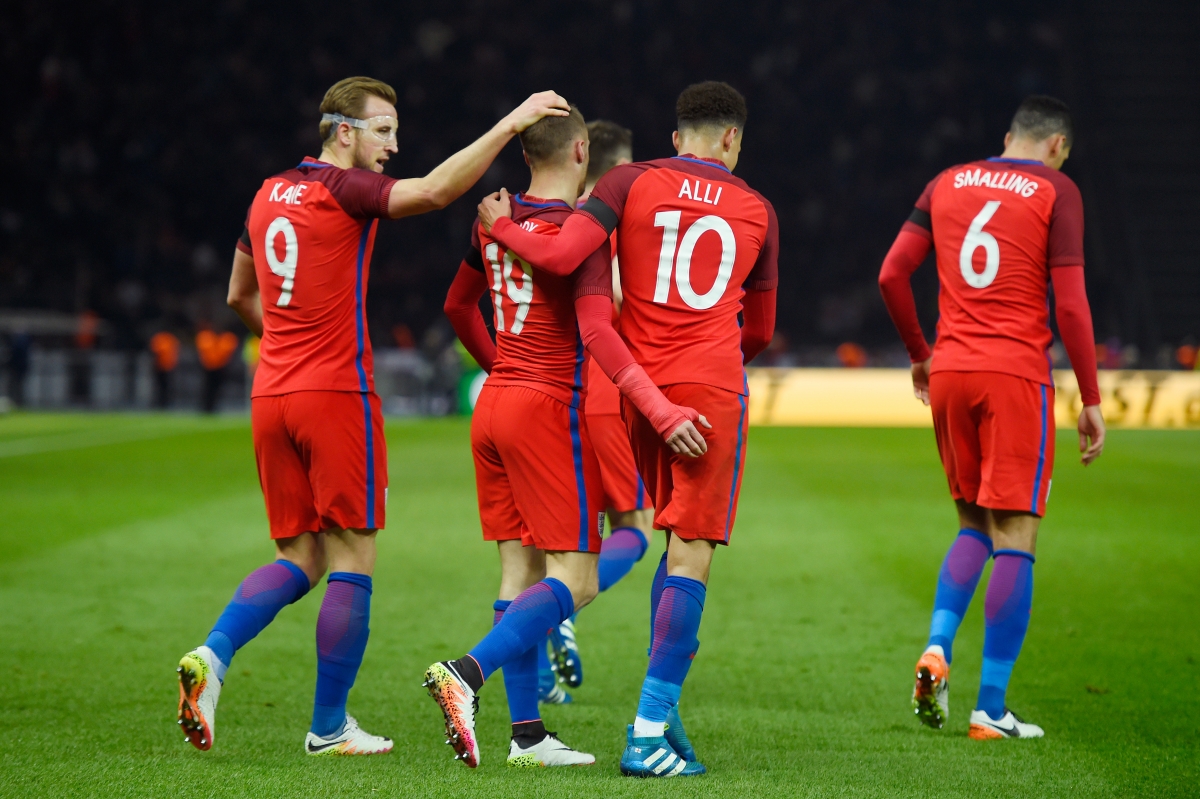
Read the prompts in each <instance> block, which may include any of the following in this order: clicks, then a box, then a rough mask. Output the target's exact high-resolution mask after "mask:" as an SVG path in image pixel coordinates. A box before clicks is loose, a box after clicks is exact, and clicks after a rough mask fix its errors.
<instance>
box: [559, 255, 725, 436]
mask: <svg viewBox="0 0 1200 799" xmlns="http://www.w3.org/2000/svg"><path fill="white" fill-rule="evenodd" d="M611 285H612V256H611V254H610V251H609V248H608V244H607V239H606V240H605V243H604V244H603V245H602V246H601V247H600V249H599V250H597V251H596V252H595V253H593V254H592V255H591V256H590V257H589V258H588V260H587V263H585V264H584V265H583V269H582V270H581V272H580V275H579V277H578V279H577V281H576V288H575V317H576V320H577V322H578V324H579V336H580V338H581V339H583V345H584V347H586V348H587V351H588V353H589V354H590V355H591V356H592V358H594V359H595V361H596V363H597V364H598V365H599V366H600V369H601V370H602V371H603V372H604V374H605V375H606V376H607V377H608V379H609V380H611V381H613V383H614V384H615V385H616V387H617V389H618V390H619V391H620V392H621V394H622V396H624V397H627V398H628V399H629V401H630V402H632V403H633V404H634V406H635V407H636V408H637V409H638V411H640V412H641V414H642V415H643V416H645V417H646V419H647V420H649V422H650V424H652V425H653V426H654V429H655V430H656V431H658V434H659V435H660V436H662V438H663V441H665V442H666V444H667V446H668V447H670V448H671V451H673V452H676V453H678V454H680V455H686V456H688V457H692V458H698V457H700V456H701V455H703V454H704V453H705V452H707V451H708V444H707V443H706V442H705V440H704V436H703V435H701V434H700V431H699V430H697V429H696V426H695V424H694V423H695V422H699V423H700V424H702V425H704V426H705V427H708V428H711V427H712V425H710V424H709V423H708V420H707V419H705V418H704V417H703V416H701V415H700V413H699V412H698V411H696V410H695V409H693V408H688V407H685V406H682V405H675V404H674V403H672V402H671V401H670V400H669V399H667V398H666V396H664V395H663V393H662V391H660V390H659V388H658V386H656V385H654V381H652V380H651V379H650V376H649V375H647V374H646V370H645V369H643V368H642V367H641V365H639V364H638V363H637V362H636V361H634V359H633V354H632V353H630V352H629V347H627V346H626V345H625V342H624V341H622V340H621V337H620V335H618V334H617V331H616V330H615V329H614V328H613V326H612V310H613V309H612V297H611V296H610V295H609V291H610V290H611V288H610V287H611ZM606 286H607V287H609V288H606Z"/></svg>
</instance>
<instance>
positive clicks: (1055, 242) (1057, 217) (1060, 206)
mask: <svg viewBox="0 0 1200 799" xmlns="http://www.w3.org/2000/svg"><path fill="white" fill-rule="evenodd" d="M1054 188H1055V189H1056V191H1057V196H1056V197H1055V199H1054V207H1053V208H1052V209H1051V211H1050V235H1049V238H1048V239H1047V241H1046V258H1047V261H1048V263H1049V265H1050V268H1051V269H1053V268H1055V267H1056V266H1082V265H1083V197H1082V196H1081V195H1080V193H1079V187H1078V186H1076V185H1075V181H1073V180H1071V179H1070V178H1067V177H1066V176H1063V179H1062V180H1056V181H1055V186H1054Z"/></svg>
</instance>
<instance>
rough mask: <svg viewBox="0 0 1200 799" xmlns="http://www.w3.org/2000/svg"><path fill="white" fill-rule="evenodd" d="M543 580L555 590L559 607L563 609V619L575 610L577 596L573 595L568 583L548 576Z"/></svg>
mask: <svg viewBox="0 0 1200 799" xmlns="http://www.w3.org/2000/svg"><path fill="white" fill-rule="evenodd" d="M542 582H543V583H545V584H546V585H548V586H550V590H551V591H553V592H554V598H555V599H557V600H558V607H559V610H561V611H562V618H563V619H565V618H567V617H568V616H570V615H571V614H572V613H574V612H575V597H573V596H571V589H570V588H567V586H566V584H564V583H563V582H562V581H561V580H556V579H555V578H553V577H547V578H546V579H544V580H542ZM559 621H562V619H559Z"/></svg>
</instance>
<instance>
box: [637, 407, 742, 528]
mask: <svg viewBox="0 0 1200 799" xmlns="http://www.w3.org/2000/svg"><path fill="white" fill-rule="evenodd" d="M663 393H664V394H666V396H667V399H669V400H670V401H671V402H673V403H675V404H676V405H686V406H688V407H690V408H695V409H696V410H697V411H699V412H700V413H701V414H703V415H704V418H706V419H708V423H709V424H711V425H712V429H711V430H709V429H706V428H704V427H703V426H702V425H700V424H699V423H697V425H696V428H697V429H698V430H699V431H700V433H701V435H703V436H704V440H705V441H706V442H708V452H706V453H705V454H703V455H701V456H700V457H699V458H689V457H687V456H686V455H677V454H675V453H674V452H672V451H671V450H670V448H668V447H667V445H666V444H665V443H664V442H663V440H662V437H661V436H659V434H658V432H657V431H656V430H655V429H654V426H653V425H651V424H650V422H649V421H648V420H647V419H646V417H644V416H642V414H641V413H639V412H638V410H637V408H635V407H634V406H633V404H632V403H631V402H629V400H627V399H625V398H624V397H622V398H621V410H622V413H623V415H624V417H625V424H626V428H627V429H628V431H629V442H630V444H632V446H633V459H634V461H635V462H636V463H637V465H638V471H639V472H641V475H642V479H643V480H645V481H646V488H647V489H648V490H649V493H650V498H651V499H652V500H653V501H654V508H655V514H654V526H655V528H657V529H659V530H670V531H671V532H672V533H674V534H675V535H677V536H679V537H680V538H685V539H695V538H703V539H705V540H708V541H716V542H717V543H720V544H728V543H729V534H730V533H731V532H732V531H733V522H734V519H735V518H736V517H737V503H738V494H739V493H740V492H741V488H742V471H743V470H744V469H745V466H746V429H747V418H746V403H747V398H746V397H744V396H742V395H741V394H734V393H733V392H732V391H725V390H724V389H720V388H715V387H713V386H706V385H701V384H699V383H679V384H676V385H673V386H666V387H665V388H663Z"/></svg>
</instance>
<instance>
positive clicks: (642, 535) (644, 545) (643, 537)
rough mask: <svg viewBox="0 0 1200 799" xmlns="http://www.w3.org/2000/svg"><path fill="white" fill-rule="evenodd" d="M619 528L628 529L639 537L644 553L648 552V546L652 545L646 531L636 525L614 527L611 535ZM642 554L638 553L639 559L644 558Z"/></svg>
mask: <svg viewBox="0 0 1200 799" xmlns="http://www.w3.org/2000/svg"><path fill="white" fill-rule="evenodd" d="M618 530H628V531H629V532H631V533H633V534H634V535H636V536H637V537H638V540H639V541H641V542H642V555H645V554H646V548H647V547H649V546H650V542H649V541H647V540H646V534H645V533H643V532H642V531H641V530H639V529H638V528H636V527H616V528H614V529H613V531H612V532H611V533H609V535H613V534H615V533H616V532H617V531H618ZM663 554H666V553H663ZM642 555H638V560H641V559H642Z"/></svg>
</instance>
